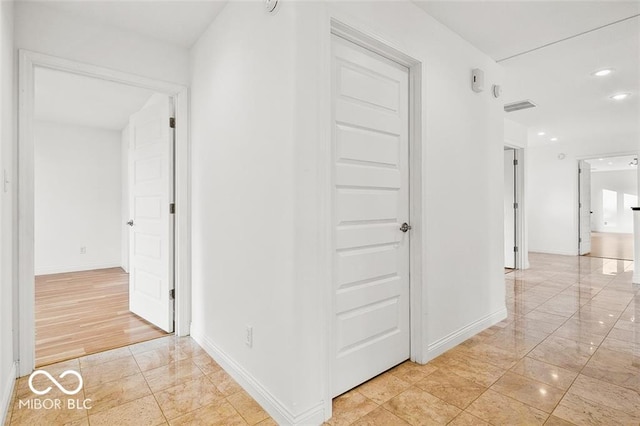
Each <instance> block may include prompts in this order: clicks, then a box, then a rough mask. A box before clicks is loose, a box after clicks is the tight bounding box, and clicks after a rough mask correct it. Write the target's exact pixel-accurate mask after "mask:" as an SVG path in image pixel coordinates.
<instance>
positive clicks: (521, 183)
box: [504, 143, 529, 269]
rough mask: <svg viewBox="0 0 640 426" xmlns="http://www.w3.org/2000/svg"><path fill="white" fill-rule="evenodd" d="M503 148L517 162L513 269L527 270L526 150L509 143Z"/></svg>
mask: <svg viewBox="0 0 640 426" xmlns="http://www.w3.org/2000/svg"><path fill="white" fill-rule="evenodd" d="M504 146H505V147H507V148H511V149H513V150H514V156H515V159H516V161H517V163H518V164H517V165H516V166H515V173H516V176H515V189H516V196H515V203H516V204H517V205H518V208H517V209H516V214H515V219H516V233H515V236H516V238H515V245H516V247H518V252H517V253H516V265H515V269H527V268H529V247H528V245H527V244H528V242H527V232H526V213H525V212H526V197H525V187H526V186H525V172H524V171H525V166H526V163H525V152H526V150H525V149H524V148H522V147H519V146H517V145H511V144H509V143H505V144H504Z"/></svg>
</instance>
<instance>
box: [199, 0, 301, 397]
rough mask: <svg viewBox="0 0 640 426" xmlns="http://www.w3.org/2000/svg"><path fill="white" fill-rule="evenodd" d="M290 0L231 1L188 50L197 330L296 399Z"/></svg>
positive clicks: (277, 392) (274, 390)
mask: <svg viewBox="0 0 640 426" xmlns="http://www.w3.org/2000/svg"><path fill="white" fill-rule="evenodd" d="M286 6H287V7H283V8H282V9H281V10H280V11H279V12H278V14H277V15H275V16H270V15H267V14H266V13H265V12H264V8H263V6H262V5H261V4H258V3H255V2H252V3H244V2H238V3H230V4H229V5H227V6H226V7H225V9H223V10H222V12H221V13H220V15H219V16H218V17H217V19H216V21H215V22H214V24H213V25H212V26H210V27H209V29H208V30H207V31H206V32H205V34H204V35H203V36H202V38H201V39H200V40H199V41H198V42H197V43H196V44H195V45H194V47H193V48H192V51H191V69H192V76H191V77H192V83H191V84H192V86H191V95H192V97H191V113H192V115H191V126H192V127H191V135H192V136H191V143H192V156H191V158H192V182H193V183H192V194H193V199H192V212H193V217H192V220H193V222H192V247H193V248H192V250H193V251H192V253H193V259H192V264H193V275H192V277H193V278H192V280H193V325H192V334H193V335H194V336H195V337H196V338H197V339H198V340H199V341H201V342H203V343H204V342H207V341H208V342H210V343H211V344H214V345H215V346H216V347H217V348H218V350H219V351H220V352H221V353H223V354H225V355H226V356H228V357H229V358H230V359H232V360H233V361H234V362H235V363H237V364H238V365H241V366H242V368H243V369H244V371H246V372H247V374H248V375H250V376H251V377H253V378H254V379H255V380H256V381H257V382H258V383H260V384H261V385H262V386H264V387H265V388H267V389H268V390H269V393H271V394H272V395H273V397H274V398H276V399H278V400H281V401H282V403H283V404H285V405H286V406H287V407H291V405H292V403H293V400H294V396H293V394H292V388H291V380H292V378H291V365H292V364H293V358H292V350H293V348H294V346H295V344H296V343H295V341H294V336H293V335H292V329H293V321H294V318H293V317H292V313H291V312H292V296H293V286H294V282H293V265H292V263H293V262H292V259H293V234H294V232H295V230H294V227H293V226H292V223H293V217H292V215H293V203H294V199H293V189H292V187H293V178H294V177H293V142H294V141H293V135H292V130H293V129H292V125H291V119H292V114H293V93H292V90H293V85H292V82H293V80H294V72H295V69H294V64H293V44H294V38H295V33H294V31H293V30H294V28H293V5H292V4H287V5H286ZM246 325H252V326H253V327H254V328H253V347H252V348H249V347H247V346H246V345H245V343H244V339H245V326H246Z"/></svg>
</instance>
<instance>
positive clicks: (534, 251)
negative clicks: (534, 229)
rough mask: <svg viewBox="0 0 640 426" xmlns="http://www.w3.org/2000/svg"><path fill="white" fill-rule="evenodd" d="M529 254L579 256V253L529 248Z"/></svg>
mask: <svg viewBox="0 0 640 426" xmlns="http://www.w3.org/2000/svg"><path fill="white" fill-rule="evenodd" d="M529 253H534V254H535V253H542V254H558V255H560V256H578V252H576V251H564V250H547V249H536V248H532V247H529Z"/></svg>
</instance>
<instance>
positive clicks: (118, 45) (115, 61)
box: [15, 2, 189, 84]
mask: <svg viewBox="0 0 640 426" xmlns="http://www.w3.org/2000/svg"><path fill="white" fill-rule="evenodd" d="M15 29H16V33H15V43H16V47H17V48H19V49H28V50H32V51H35V52H40V53H46V54H49V55H53V56H58V57H61V58H65V59H73V60H75V61H78V62H85V63H89V64H92V65H99V66H103V67H107V68H112V69H116V70H119V71H124V72H129V73H132V74H137V75H141V76H144V77H149V78H155V79H158V80H164V81H170V82H172V83H182V84H184V83H187V82H188V81H189V67H188V52H187V50H186V49H183V48H180V47H177V46H173V45H171V44H168V43H166V42H163V41H159V40H155V39H152V38H149V37H145V36H143V35H140V34H137V33H134V32H131V31H127V30H124V29H121V28H116V27H112V26H109V25H105V24H102V23H98V22H92V21H88V20H86V19H82V18H78V17H74V16H70V15H67V14H64V13H61V12H59V11H58V10H55V9H52V8H49V7H47V6H46V2H17V3H16V16H15Z"/></svg>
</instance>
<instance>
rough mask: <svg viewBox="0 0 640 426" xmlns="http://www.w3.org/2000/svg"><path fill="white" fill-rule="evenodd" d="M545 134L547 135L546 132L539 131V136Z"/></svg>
mask: <svg viewBox="0 0 640 426" xmlns="http://www.w3.org/2000/svg"><path fill="white" fill-rule="evenodd" d="M544 135H546V133H545V132H538V136H544Z"/></svg>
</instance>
